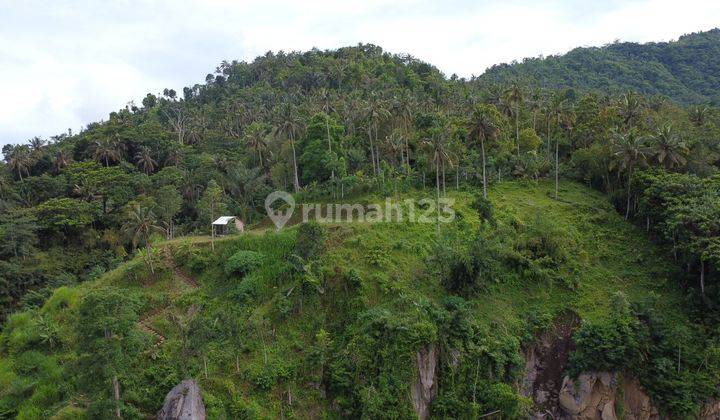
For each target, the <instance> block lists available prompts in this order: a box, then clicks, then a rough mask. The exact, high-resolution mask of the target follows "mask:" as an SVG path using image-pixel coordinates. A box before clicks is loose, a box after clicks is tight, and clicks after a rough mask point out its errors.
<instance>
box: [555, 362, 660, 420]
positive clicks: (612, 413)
mask: <svg viewBox="0 0 720 420" xmlns="http://www.w3.org/2000/svg"><path fill="white" fill-rule="evenodd" d="M558 402H559V406H560V409H561V412H562V415H561V418H567V419H572V420H617V419H618V418H619V413H618V411H619V412H620V413H622V418H624V419H629V420H659V419H660V418H661V417H660V414H659V412H658V410H657V408H655V406H653V404H652V401H651V400H650V397H649V396H648V395H647V393H645V391H644V390H643V389H642V388H641V386H640V383H639V382H638V381H637V379H635V378H628V377H625V376H623V375H616V374H614V373H611V372H591V373H584V374H582V375H580V376H578V378H577V379H575V380H573V379H571V378H570V377H567V376H566V377H565V379H564V380H563V386H562V389H561V390H560V395H559V398H558Z"/></svg>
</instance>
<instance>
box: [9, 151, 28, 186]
mask: <svg viewBox="0 0 720 420" xmlns="http://www.w3.org/2000/svg"><path fill="white" fill-rule="evenodd" d="M7 164H8V167H9V168H10V170H11V171H13V172H14V173H16V174H17V175H18V177H19V178H20V182H22V181H23V174H25V175H27V176H29V175H30V167H31V166H32V165H33V158H32V153H31V152H30V150H29V149H28V147H27V146H17V147H15V148H14V149H13V150H12V152H10V154H9V155H8V158H7Z"/></svg>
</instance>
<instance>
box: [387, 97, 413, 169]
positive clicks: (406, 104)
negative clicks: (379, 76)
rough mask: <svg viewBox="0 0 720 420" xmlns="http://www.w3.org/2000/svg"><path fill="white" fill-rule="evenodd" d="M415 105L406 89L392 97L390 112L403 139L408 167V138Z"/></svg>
mask: <svg viewBox="0 0 720 420" xmlns="http://www.w3.org/2000/svg"><path fill="white" fill-rule="evenodd" d="M415 106H416V103H415V100H414V98H413V96H412V95H411V94H410V91H408V90H403V91H401V92H400V94H399V95H396V96H394V97H393V102H392V112H393V114H394V115H396V117H397V120H398V123H399V124H398V125H399V126H400V128H401V130H402V135H403V137H404V140H405V160H406V162H405V163H406V164H407V166H408V167H409V166H410V144H409V140H408V139H409V137H410V128H411V127H412V119H413V113H414V112H413V111H414V109H415Z"/></svg>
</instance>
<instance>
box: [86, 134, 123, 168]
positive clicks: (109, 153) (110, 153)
mask: <svg viewBox="0 0 720 420" xmlns="http://www.w3.org/2000/svg"><path fill="white" fill-rule="evenodd" d="M121 150H122V149H121V147H120V145H119V144H118V142H117V141H115V140H112V139H102V140H97V141H95V142H94V143H93V147H92V153H93V157H94V158H95V160H97V161H99V162H101V163H104V164H105V167H109V166H110V162H111V161H112V162H117V161H119V160H120V158H121V157H122V151H121Z"/></svg>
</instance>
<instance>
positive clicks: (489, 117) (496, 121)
mask: <svg viewBox="0 0 720 420" xmlns="http://www.w3.org/2000/svg"><path fill="white" fill-rule="evenodd" d="M501 122H502V116H501V115H500V112H498V110H497V108H495V107H494V106H493V105H478V106H476V107H475V110H474V111H473V115H472V117H471V119H470V138H474V139H475V140H476V141H477V142H478V143H479V144H480V154H481V156H482V174H483V198H487V175H486V167H487V164H486V159H485V142H486V140H490V139H495V138H497V135H498V133H499V132H500V124H501Z"/></svg>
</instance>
